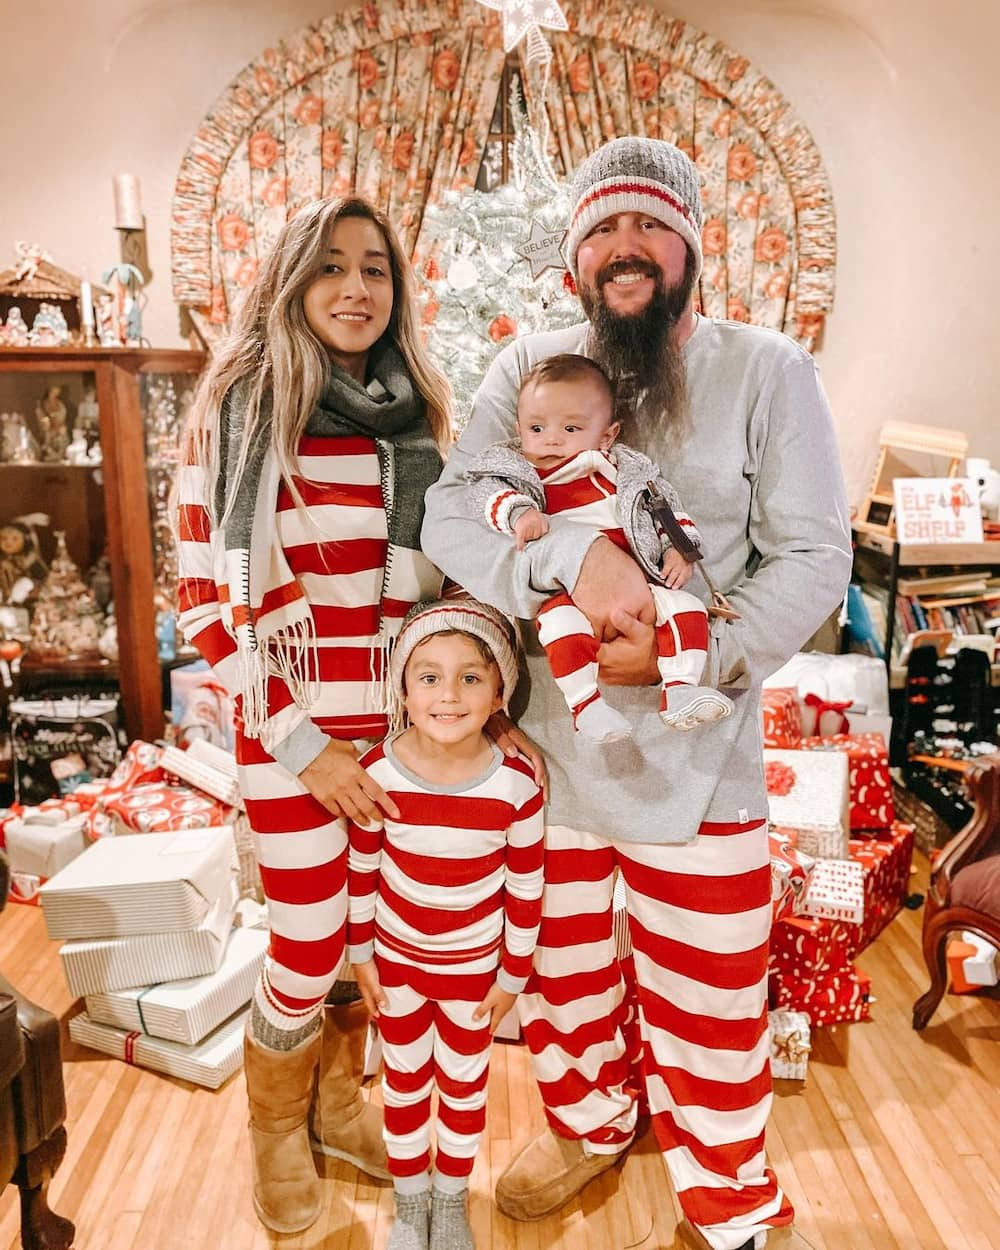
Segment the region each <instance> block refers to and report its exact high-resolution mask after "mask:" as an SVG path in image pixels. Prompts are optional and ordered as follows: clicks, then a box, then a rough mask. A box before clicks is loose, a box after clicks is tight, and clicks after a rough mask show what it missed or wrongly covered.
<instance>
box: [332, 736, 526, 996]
mask: <svg viewBox="0 0 1000 1250" xmlns="http://www.w3.org/2000/svg"><path fill="white" fill-rule="evenodd" d="M361 763H362V765H363V766H364V767H365V768H366V769H367V770H368V772H369V773H370V774H371V776H372V777H373V778H374V779H375V780H376V781H377V782H378V783H379V785H380V786H381V787H382V788H383V790H385V791H386V793H387V794H389V795H390V797H391V798H392V799H393V800H394V801H395V803H396V805H397V806H398V807H399V811H400V817H399V819H398V820H392V819H390V818H388V817H386V818H385V824H384V828H377V829H363V828H362V827H361V826H360V825H357V824H355V823H354V822H353V821H352V822H349V825H348V837H349V839H350V858H349V870H348V889H349V897H350V902H349V908H350V910H349V920H348V928H347V943H348V949H349V957H350V959H351V961H352V962H353V963H363V962H364V961H365V960H367V959H371V958H372V956H373V954H374V955H376V956H379V955H381V956H383V957H385V958H386V959H388V960H390V961H392V962H393V963H396V964H410V965H415V966H416V967H417V968H419V969H422V970H424V971H429V972H434V971H437V972H440V973H458V974H460V975H461V974H466V973H467V974H469V975H470V976H476V975H478V974H481V973H483V972H486V973H489V974H491V975H490V979H491V980H492V974H493V973H494V972H495V970H496V969H497V967H498V966H499V968H500V974H499V976H498V978H497V980H498V982H499V984H500V985H501V987H502V988H503V989H506V990H509V991H510V992H511V993H519V992H520V991H521V990H522V989H523V988H524V984H525V981H526V980H527V977H528V973H529V972H530V970H531V960H532V955H533V954H534V949H535V943H536V941H537V938H538V927H539V924H540V921H541V911H542V859H543V853H544V843H543V835H544V829H545V826H544V802H543V798H542V792H541V790H540V789H539V788H538V786H537V785H536V783H535V780H534V777H533V776H532V771H531V768H530V766H529V765H528V764H527V763H526V762H525V761H524V760H522V759H520V758H514V759H509V758H507V757H506V756H504V755H502V754H501V752H500V751H499V750H498V749H497V748H496V747H494V748H493V758H492V762H491V763H490V765H489V767H488V768H487V769H486V771H485V773H483V774H482V775H481V776H479V777H476V778H473V779H471V780H469V781H466V782H463V783H462V784H461V785H458V786H454V787H450V786H435V785H433V784H431V783H430V782H427V781H424V780H423V779H422V778H420V777H418V776H416V775H415V774H414V773H412V772H411V771H410V770H409V769H407V768H406V766H405V765H404V764H402V763H401V762H400V760H399V759H398V758H397V757H396V755H395V754H394V752H393V750H392V740H389V741H387V742H384V743H382V744H381V745H380V746H377V747H373V748H372V749H371V750H370V751H369V752H367V754H365V755H364V756H363V757H362V759H361ZM454 996H455V997H458V995H454Z"/></svg>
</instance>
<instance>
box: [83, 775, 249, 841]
mask: <svg viewBox="0 0 1000 1250" xmlns="http://www.w3.org/2000/svg"><path fill="white" fill-rule="evenodd" d="M101 806H102V809H103V812H104V815H105V816H107V817H108V818H109V819H110V821H111V824H112V830H111V832H113V833H166V832H168V831H170V830H174V829H207V828H209V827H210V826H213V825H226V824H229V819H230V815H231V812H232V809H231V808H229V807H227V806H226V805H225V804H224V803H220V802H218V801H217V800H216V799H213V798H210V797H209V796H208V795H207V794H201V793H198V792H197V791H194V790H191V789H189V788H188V787H187V786H168V785H163V784H159V785H156V784H154V785H146V786H136V787H135V788H134V789H132V790H129V791H127V792H126V793H125V794H116V795H112V796H110V797H108V798H105V799H104V800H103V801H102V804H101Z"/></svg>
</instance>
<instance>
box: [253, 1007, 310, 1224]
mask: <svg viewBox="0 0 1000 1250" xmlns="http://www.w3.org/2000/svg"><path fill="white" fill-rule="evenodd" d="M319 1047H320V1035H319V1033H318V1032H316V1033H314V1034H313V1035H312V1036H311V1037H309V1038H307V1039H306V1041H304V1042H302V1043H301V1045H299V1046H296V1047H295V1049H294V1050H272V1049H271V1048H270V1047H269V1046H262V1045H261V1043H260V1042H258V1041H257V1039H256V1038H255V1037H254V1036H253V1034H252V1033H251V1032H250V1026H249V1022H248V1024H247V1032H246V1036H245V1038H244V1043H243V1053H244V1058H245V1063H246V1078H247V1098H248V1100H249V1103H250V1150H251V1154H252V1155H253V1205H254V1208H255V1210H256V1212H257V1215H258V1217H259V1218H260V1221H261V1223H262V1224H265V1225H266V1226H267V1227H268V1228H270V1229H272V1230H273V1231H274V1232H276V1233H298V1232H301V1231H302V1230H303V1229H306V1228H308V1227H309V1226H310V1224H312V1223H314V1221H315V1220H316V1217H317V1216H318V1215H319V1209H320V1187H319V1177H318V1176H317V1175H316V1165H315V1163H314V1162H313V1157H312V1151H311V1150H310V1148H309V1133H308V1131H307V1129H306V1118H307V1116H308V1114H309V1099H310V1097H311V1096H312V1091H313V1083H314V1081H315V1074H316V1064H317V1063H318V1062H319Z"/></svg>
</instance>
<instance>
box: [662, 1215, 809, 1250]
mask: <svg viewBox="0 0 1000 1250" xmlns="http://www.w3.org/2000/svg"><path fill="white" fill-rule="evenodd" d="M750 1244H751V1245H752V1244H753V1242H752V1240H751V1243H750ZM673 1250H712V1247H711V1246H710V1245H709V1243H708V1242H707V1241H706V1240H705V1238H704V1237H703V1236H702V1235H701V1233H699V1232H698V1230H697V1229H696V1228H695V1227H694V1225H693V1224H689V1223H688V1221H687V1220H681V1222H680V1223H679V1224H678V1225H677V1230H676V1232H675V1233H674V1246H673ZM767 1250H813V1246H812V1242H809V1241H806V1239H805V1238H804V1237H803V1236H802V1234H801V1233H799V1232H796V1230H795V1229H794V1228H791V1227H788V1228H772V1229H771V1230H770V1231H769V1232H768V1234H767Z"/></svg>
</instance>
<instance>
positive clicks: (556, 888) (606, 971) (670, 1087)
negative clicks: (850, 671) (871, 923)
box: [518, 822, 792, 1250]
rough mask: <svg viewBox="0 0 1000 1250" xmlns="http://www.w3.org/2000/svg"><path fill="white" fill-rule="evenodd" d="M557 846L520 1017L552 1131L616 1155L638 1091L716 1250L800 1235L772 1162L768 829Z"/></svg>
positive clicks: (677, 1183)
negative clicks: (625, 934) (785, 1231)
mask: <svg viewBox="0 0 1000 1250" xmlns="http://www.w3.org/2000/svg"><path fill="white" fill-rule="evenodd" d="M545 844H546V852H545V894H544V898H543V906H542V925H541V932H540V935H539V941H538V946H537V947H536V951H535V961H534V971H533V973H532V976H531V979H530V980H529V982H528V986H527V989H526V990H525V992H524V993H523V994H522V995H521V996H520V998H519V999H518V1011H519V1014H520V1017H521V1024H522V1027H523V1030H524V1035H525V1040H526V1041H527V1043H528V1046H529V1047H530V1049H531V1053H532V1058H533V1062H534V1068H535V1075H536V1078H537V1080H538V1085H539V1089H540V1091H541V1095H542V1100H543V1102H544V1103H545V1109H546V1114H547V1116H548V1119H549V1122H550V1124H551V1126H552V1128H553V1129H554V1131H555V1132H556V1133H558V1134H560V1135H561V1136H563V1137H568V1138H575V1139H583V1141H584V1144H585V1149H587V1150H588V1151H589V1152H592V1153H611V1152H615V1153H616V1152H618V1151H620V1150H621V1149H622V1148H623V1147H624V1146H625V1145H627V1144H628V1143H629V1141H630V1140H631V1139H632V1136H633V1133H634V1131H635V1125H636V1117H637V1101H638V1094H639V1089H638V1088H637V1086H638V1084H639V1083H640V1082H641V1084H642V1085H643V1086H644V1093H645V1097H646V1100H648V1106H649V1111H650V1114H651V1117H652V1123H653V1128H654V1131H655V1133H656V1138H657V1141H658V1143H659V1146H660V1149H661V1150H662V1152H663V1155H664V1159H665V1162H666V1165H667V1168H668V1171H669V1173H670V1177H671V1180H672V1182H673V1185H674V1189H675V1191H676V1193H677V1196H678V1198H679V1200H680V1203H681V1206H682V1207H683V1209H684V1213H685V1215H686V1216H687V1218H688V1219H689V1220H690V1221H691V1222H692V1223H693V1224H695V1225H696V1226H697V1227H698V1228H700V1230H701V1232H702V1234H703V1236H704V1237H705V1238H706V1240H707V1241H708V1242H709V1244H710V1245H711V1246H712V1247H713V1250H735V1248H736V1247H739V1246H742V1245H743V1243H744V1242H746V1241H747V1240H749V1239H750V1238H751V1237H753V1236H755V1235H756V1234H757V1233H758V1232H763V1231H764V1230H766V1229H767V1228H768V1227H772V1226H777V1225H783V1224H788V1223H790V1222H791V1220H792V1209H791V1206H790V1204H789V1203H788V1201H787V1199H786V1198H785V1196H784V1195H783V1193H782V1191H781V1189H780V1188H779V1186H778V1183H777V1180H776V1178H775V1176H774V1173H773V1172H772V1171H771V1170H770V1169H769V1168H768V1167H767V1164H766V1160H765V1155H764V1127H765V1124H766V1122H767V1117H768V1114H769V1111H770V1106H771V1074H770V1067H769V1053H768V1049H769V1048H768V1037H767V950H768V934H769V929H770V923H771V902H770V898H771V894H770V868H769V862H768V849H767V830H766V825H765V823H763V822H761V823H758V824H752V825H723V824H705V825H702V827H701V829H700V831H699V834H698V837H697V839H696V840H695V841H694V842H692V843H689V844H686V845H682V846H662V845H652V844H648V843H634V842H611V841H609V840H608V839H606V838H602V837H598V836H596V835H594V834H589V833H580V832H577V831H576V830H573V829H567V828H564V827H561V826H550V827H549V829H548V830H547V831H546V838H545ZM616 871H617V872H620V874H621V877H622V880H623V882H624V887H625V897H626V905H627V911H628V923H629V931H630V934H631V938H632V945H633V950H634V963H635V978H636V983H637V993H638V1009H639V1031H640V1036H641V1054H640V1056H638V1060H639V1061H638V1063H636V1062H635V1059H636V1056H634V1055H630V1054H629V1053H628V1050H629V1047H628V1041H627V1039H628V1037H629V1028H628V1024H629V1022H628V1008H627V1002H626V991H625V984H624V981H623V978H622V972H621V969H620V967H619V964H618V960H617V956H616V953H615V945H614V938H613V935H612V907H611V901H612V891H613V887H614V883H615V877H616ZM633 1036H634V1034H633Z"/></svg>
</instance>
